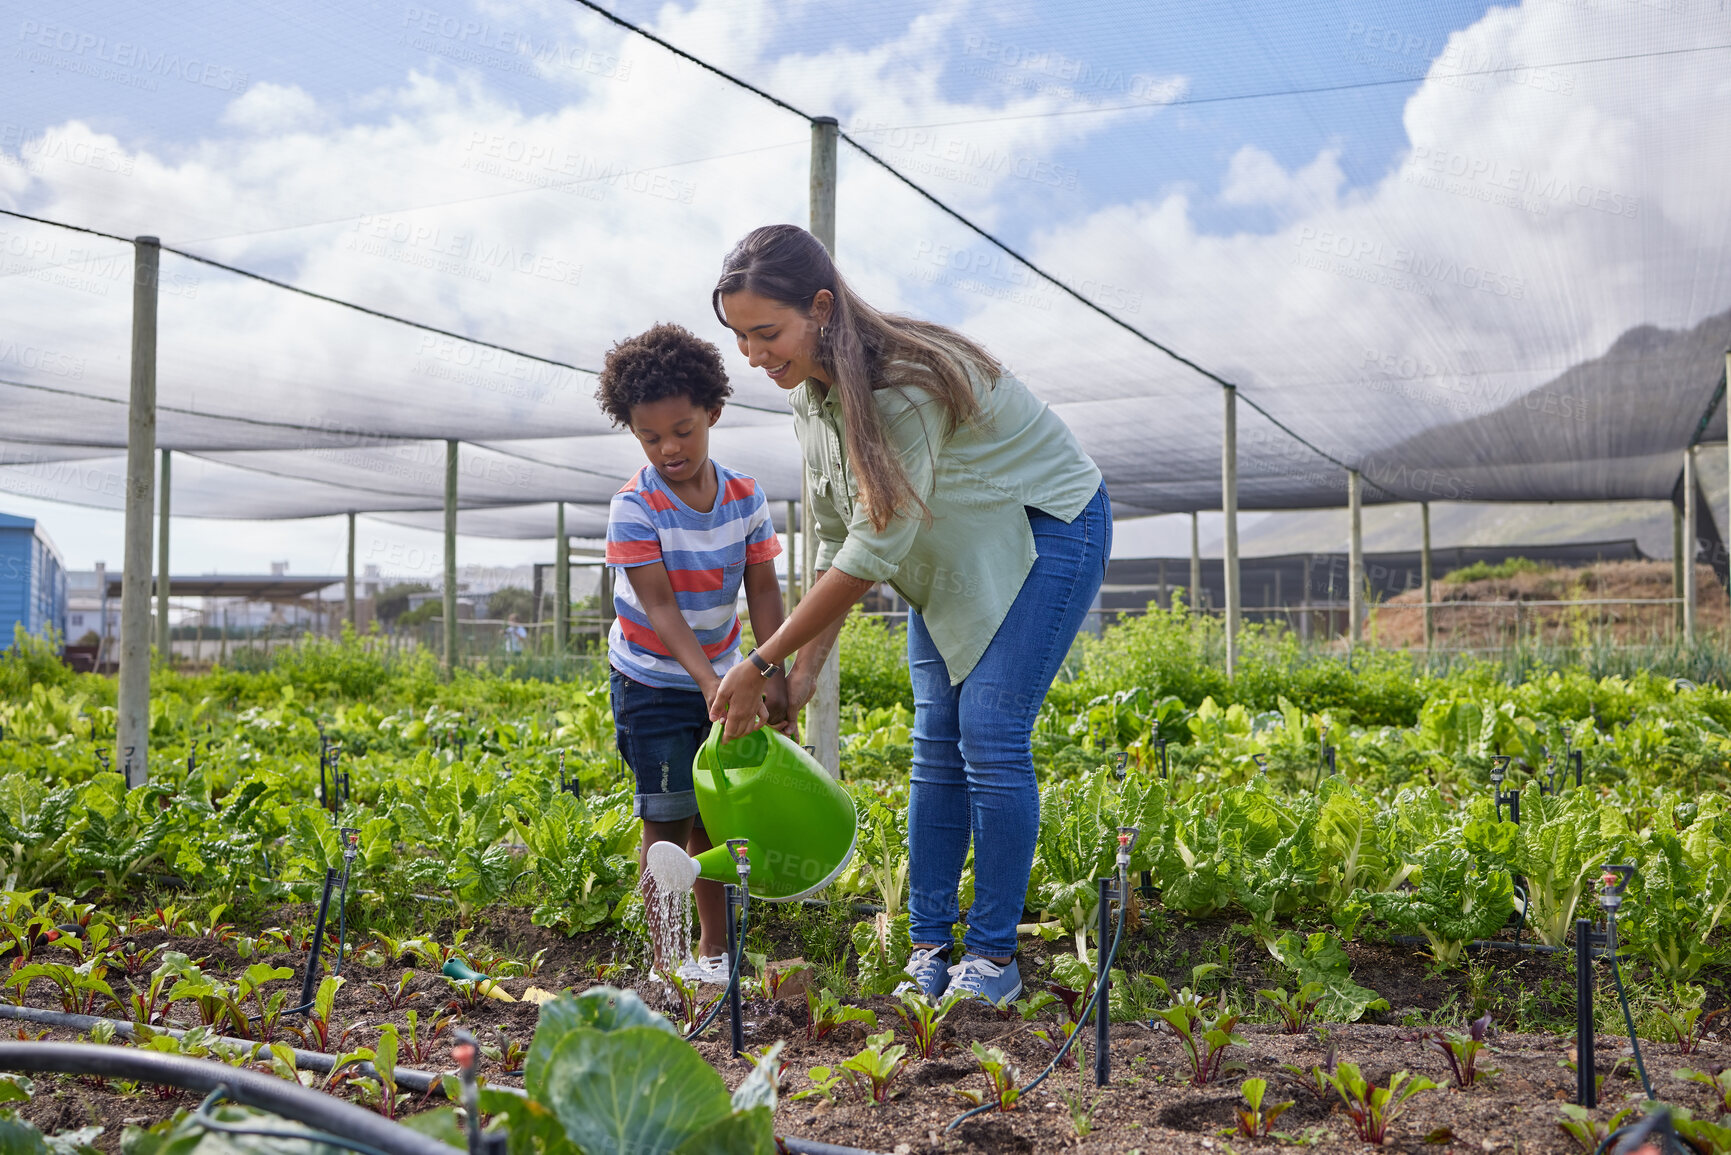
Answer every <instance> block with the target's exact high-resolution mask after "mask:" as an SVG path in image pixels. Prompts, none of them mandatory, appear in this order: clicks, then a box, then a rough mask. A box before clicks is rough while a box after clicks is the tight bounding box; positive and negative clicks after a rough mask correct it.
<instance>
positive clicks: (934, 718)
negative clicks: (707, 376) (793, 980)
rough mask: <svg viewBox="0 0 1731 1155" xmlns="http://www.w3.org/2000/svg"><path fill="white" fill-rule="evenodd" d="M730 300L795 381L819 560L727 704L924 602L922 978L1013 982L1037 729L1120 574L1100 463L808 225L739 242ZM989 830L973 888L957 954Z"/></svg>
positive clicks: (920, 646) (1021, 393)
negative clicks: (889, 590) (884, 613)
mask: <svg viewBox="0 0 1731 1155" xmlns="http://www.w3.org/2000/svg"><path fill="white" fill-rule="evenodd" d="M713 304H714V307H715V312H716V316H717V317H718V318H720V319H721V321H722V323H723V324H725V325H727V327H728V328H730V329H732V330H733V333H734V336H735V337H736V338H737V340H738V341H739V349H740V352H741V353H743V354H745V355H746V357H748V358H749V359H750V361H751V364H752V365H753V366H756V367H760V368H762V369H764V370H765V371H766V372H767V373H768V374H769V377H770V379H771V380H772V381H774V382H775V383H776V384H778V385H780V386H781V387H782V388H783V389H787V390H789V391H790V392H791V394H792V395H791V397H790V402H791V405H792V408H793V413H794V429H795V432H796V433H797V434H798V437H799V443H800V451H801V455H802V457H803V458H804V461H805V470H806V477H807V480H808V481H809V483H810V494H811V503H812V512H813V513H814V515H815V516H816V520H817V535H818V543H819V545H818V554H817V568H818V569H819V570H820V571H821V572H820V574H819V576H818V579H817V580H816V581H815V582H814V583H813V584H812V588H811V591H810V593H808V594H807V595H806V596H805V597H804V598H803V599H802V600H801V601H800V603H799V606H798V608H796V609H795V610H794V611H793V612H792V613H791V614H790V615H788V617H787V620H786V621H785V622H784V623H783V624H782V626H781V628H780V629H778V630H777V631H776V632H775V633H773V634H771V635H770V636H769V637H767V638H762V639H759V641H758V645H757V649H756V650H754V651H753V652H752V653H751V654H749V655H747V656H748V657H749V658H750V659H751V660H750V661H749V662H741V663H740V664H739V665H738V666H736V667H734V668H733V669H732V670H731V671H729V672H728V673H727V675H726V676H725V677H723V678H722V681H721V686H720V688H719V689H718V690H717V691H716V693H715V696H714V698H713V699H712V701H711V703H710V716H711V717H712V718H715V719H722V718H725V719H726V720H727V726H726V734H727V736H728V737H730V738H731V737H734V736H737V735H738V734H741V733H745V732H747V731H749V730H751V729H754V728H756V726H758V725H760V724H761V722H762V714H761V709H760V704H761V701H762V696H763V694H762V680H763V678H765V677H772V676H774V677H781V676H785V677H786V678H787V679H788V698H789V708H790V709H791V710H797V709H798V708H799V707H800V706H802V705H804V704H805V703H806V702H807V701H809V700H810V699H811V696H812V692H813V690H814V688H815V686H816V683H817V676H818V671H819V670H820V669H821V668H822V666H823V662H824V658H825V657H826V656H827V655H828V654H829V651H830V650H831V649H832V648H833V647H834V645H835V640H836V636H837V635H838V634H839V633H840V631H841V625H842V620H843V619H844V618H845V617H846V616H847V612H848V610H849V609H850V608H851V607H852V606H853V603H854V602H855V601H857V600H858V599H859V598H860V596H861V595H862V594H864V593H865V592H866V591H867V590H868V589H870V588H871V587H872V585H874V584H875V583H877V582H880V581H887V582H889V583H890V584H891V585H893V586H894V587H895V589H896V591H897V592H898V593H900V594H901V595H902V597H904V598H906V599H907V602H908V605H909V606H910V607H911V610H910V613H909V614H908V667H909V671H910V673H911V675H912V678H913V691H914V751H913V774H912V782H911V790H910V796H909V803H908V851H909V858H910V865H909V874H910V877H909V896H908V913H909V921H910V926H909V930H910V932H911V935H912V939H913V943H914V952H913V957H912V958H911V959H910V961H909V962H908V967H907V970H908V974H909V975H910V977H911V982H909V983H907V984H904V987H907V988H910V989H911V988H912V987H914V986H917V987H918V988H919V989H920V990H923V991H924V992H925V993H926V994H928V995H930V996H931V997H933V998H937V997H940V996H942V995H943V994H945V993H946V992H957V993H967V994H973V995H977V996H980V997H983V998H985V999H987V1000H988V1001H991V1002H1001V1001H1003V1000H1006V999H1013V998H1015V997H1016V996H1017V995H1018V994H1019V993H1020V992H1021V989H1022V981H1021V975H1020V973H1019V971H1018V969H1017V967H1016V963H1015V950H1016V924H1017V923H1018V922H1019V921H1020V919H1021V914H1022V906H1023V903H1024V901H1025V899H1026V897H1027V889H1028V872H1029V870H1030V868H1031V867H1032V864H1033V860H1034V842H1035V837H1036V835H1037V832H1038V828H1039V820H1040V796H1039V789H1038V786H1037V784H1036V782H1035V780H1034V763H1033V758H1032V755H1031V752H1030V747H1029V736H1030V734H1031V733H1032V731H1033V725H1034V716H1035V714H1036V713H1037V712H1038V710H1039V708H1040V703H1041V702H1042V701H1043V700H1044V699H1045V696H1046V691H1047V689H1048V688H1050V686H1051V684H1052V679H1053V677H1054V676H1055V675H1056V674H1057V671H1058V666H1059V664H1060V663H1061V662H1062V661H1063V660H1064V657H1065V655H1066V654H1067V653H1068V652H1069V650H1070V646H1071V643H1072V642H1074V640H1075V637H1076V632H1077V631H1078V630H1079V629H1080V628H1081V626H1082V621H1083V619H1084V617H1085V616H1086V614H1087V612H1088V609H1089V607H1090V606H1091V605H1092V604H1093V600H1094V596H1095V594H1096V593H1098V591H1099V589H1100V583H1101V580H1102V579H1103V578H1104V576H1105V570H1106V558H1107V555H1108V554H1109V553H1110V552H1111V545H1112V518H1111V507H1110V505H1109V503H1108V501H1107V498H1106V491H1105V488H1104V487H1103V486H1102V485H1101V482H1100V471H1099V469H1098V468H1097V467H1096V466H1095V465H1094V462H1093V461H1092V460H1090V459H1089V457H1088V455H1087V454H1086V453H1084V452H1083V451H1082V448H1081V446H1080V445H1079V444H1078V443H1077V441H1076V438H1075V436H1074V435H1073V434H1072V433H1071V432H1070V430H1069V428H1068V427H1067V426H1065V424H1064V423H1063V422H1062V421H1061V420H1060V419H1059V418H1058V416H1057V415H1056V414H1054V413H1053V412H1052V411H1051V410H1049V409H1048V408H1046V406H1045V405H1044V404H1043V403H1042V402H1041V401H1039V400H1038V399H1037V398H1035V397H1034V395H1033V394H1032V393H1030V392H1029V391H1028V390H1027V388H1026V387H1025V386H1023V385H1022V384H1021V382H1019V381H1017V380H1016V379H1015V378H1014V377H1011V376H1009V375H1008V374H1007V373H1005V372H1004V369H1003V367H1002V366H1001V365H999V364H998V362H997V361H996V360H995V359H994V358H993V357H992V356H991V354H989V353H987V352H986V351H985V350H984V349H983V348H981V347H980V346H979V345H977V344H975V343H974V342H973V341H971V340H969V339H968V338H966V337H964V336H962V335H961V334H959V333H956V332H954V331H953V330H950V329H947V328H945V327H943V326H941V325H934V324H931V323H929V322H925V321H916V320H913V319H912V318H908V317H901V316H893V315H888V314H884V313H880V312H878V311H877V310H876V309H874V308H872V307H871V306H870V305H868V304H866V303H865V302H864V301H863V300H861V299H860V298H859V297H858V296H856V295H855V294H854V293H853V292H852V290H850V289H849V288H848V286H847V283H846V282H845V281H843V280H842V278H841V275H840V274H839V273H838V272H837V271H836V268H835V265H834V264H833V263H832V262H831V260H830V257H829V254H828V252H826V251H825V249H824V247H823V246H822V245H821V244H819V243H818V241H817V240H816V238H814V237H813V236H812V235H811V234H810V233H808V232H806V231H805V230H804V229H800V228H796V227H795V226H792V225H772V226H769V227H766V228H761V229H758V230H756V231H755V232H753V233H751V234H750V235H748V236H747V237H746V238H745V239H744V240H742V241H740V243H739V244H738V245H737V246H736V247H735V248H734V250H733V252H731V253H729V254H728V257H727V260H726V261H725V262H724V263H723V265H722V275H721V280H720V282H719V283H718V284H717V285H716V287H715V293H714V296H713ZM795 651H797V652H798V655H799V657H798V661H797V662H796V663H795V665H794V667H793V669H792V670H791V671H787V672H786V673H785V674H784V673H783V671H782V668H781V664H782V662H783V661H784V660H785V659H786V658H787V657H788V656H789V655H790V654H793V653H794V652H795ZM970 837H972V839H973V847H974V905H973V907H972V909H971V910H970V911H969V915H968V930H967V936H966V940H965V953H964V954H963V957H962V959H961V961H960V962H959V963H957V964H956V965H954V966H951V965H950V950H951V943H952V941H953V928H954V926H955V923H956V922H957V920H958V918H959V911H958V909H957V902H956V893H957V887H958V885H959V883H960V880H961V872H962V866H963V864H964V862H965V861H966V859H967V854H968V844H969V841H970Z"/></svg>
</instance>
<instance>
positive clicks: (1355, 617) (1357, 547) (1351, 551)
mask: <svg viewBox="0 0 1731 1155" xmlns="http://www.w3.org/2000/svg"><path fill="white" fill-rule="evenodd" d="M1363 490H1364V482H1363V480H1362V479H1361V478H1360V477H1359V475H1358V470H1356V469H1349V470H1347V471H1346V505H1347V510H1348V511H1349V514H1350V516H1351V518H1352V529H1351V535H1352V536H1351V540H1350V542H1349V543H1348V545H1347V560H1346V569H1347V574H1346V581H1347V591H1346V616H1347V618H1348V619H1349V621H1348V623H1347V628H1348V631H1349V637H1350V639H1351V641H1352V644H1353V645H1355V646H1356V645H1358V644H1359V643H1360V642H1362V641H1364V518H1363V516H1362V514H1363V510H1362V506H1361V502H1362V498H1363Z"/></svg>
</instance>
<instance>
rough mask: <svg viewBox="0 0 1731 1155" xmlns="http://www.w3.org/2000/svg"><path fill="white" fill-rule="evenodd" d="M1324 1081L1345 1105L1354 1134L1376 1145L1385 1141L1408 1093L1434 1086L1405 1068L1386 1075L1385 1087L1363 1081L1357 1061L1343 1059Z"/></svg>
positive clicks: (1405, 1101) (1429, 1089)
mask: <svg viewBox="0 0 1731 1155" xmlns="http://www.w3.org/2000/svg"><path fill="white" fill-rule="evenodd" d="M1328 1081H1329V1084H1330V1085H1331V1086H1333V1088H1334V1091H1335V1093H1336V1094H1337V1095H1339V1096H1340V1101H1341V1103H1342V1104H1344V1105H1345V1107H1346V1117H1347V1118H1348V1119H1349V1120H1351V1122H1352V1129H1353V1130H1354V1131H1356V1132H1357V1133H1358V1137H1359V1138H1360V1139H1362V1140H1364V1141H1365V1142H1366V1143H1374V1144H1376V1145H1377V1146H1378V1147H1380V1146H1382V1145H1383V1143H1384V1142H1386V1141H1387V1139H1388V1131H1389V1127H1390V1126H1392V1125H1393V1123H1394V1121H1395V1120H1396V1119H1397V1118H1399V1117H1400V1115H1401V1113H1402V1112H1403V1111H1405V1109H1406V1105H1407V1103H1408V1102H1410V1101H1411V1099H1412V1097H1413V1096H1414V1095H1417V1094H1419V1093H1420V1092H1423V1091H1431V1090H1435V1088H1436V1084H1435V1083H1433V1082H1431V1081H1430V1080H1429V1079H1427V1078H1425V1077H1424V1076H1422V1075H1420V1076H1417V1077H1416V1078H1415V1077H1414V1076H1413V1075H1412V1074H1411V1073H1410V1072H1407V1071H1397V1072H1395V1073H1394V1074H1393V1075H1390V1076H1389V1079H1388V1085H1387V1086H1386V1087H1379V1086H1377V1085H1376V1084H1374V1083H1371V1082H1368V1081H1366V1079H1365V1077H1364V1075H1363V1073H1362V1072H1361V1071H1360V1070H1359V1069H1358V1064H1356V1063H1348V1062H1345V1061H1342V1062H1341V1064H1340V1066H1339V1067H1337V1068H1336V1069H1335V1072H1334V1074H1332V1075H1330V1076H1328Z"/></svg>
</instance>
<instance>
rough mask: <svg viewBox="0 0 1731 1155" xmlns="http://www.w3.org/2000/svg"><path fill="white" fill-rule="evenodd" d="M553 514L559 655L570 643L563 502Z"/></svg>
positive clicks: (568, 543) (555, 641)
mask: <svg viewBox="0 0 1731 1155" xmlns="http://www.w3.org/2000/svg"><path fill="white" fill-rule="evenodd" d="M556 508H557V510H558V512H557V513H555V514H554V515H553V652H554V653H555V654H558V655H559V656H560V657H564V656H565V650H566V649H567V647H568V646H569V645H570V643H571V539H570V538H569V537H566V536H565V503H564V502H563V501H561V502H559V503H558V504H557V507H556Z"/></svg>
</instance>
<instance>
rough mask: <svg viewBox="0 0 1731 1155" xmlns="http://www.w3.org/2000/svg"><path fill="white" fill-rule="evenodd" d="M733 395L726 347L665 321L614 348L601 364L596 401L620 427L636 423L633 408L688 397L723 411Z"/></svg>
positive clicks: (703, 406) (705, 406)
mask: <svg viewBox="0 0 1731 1155" xmlns="http://www.w3.org/2000/svg"><path fill="white" fill-rule="evenodd" d="M732 393H733V387H732V386H731V385H729V384H728V383H727V370H726V369H725V368H724V367H723V366H722V364H721V350H720V349H717V348H716V347H715V346H714V345H712V344H710V343H709V342H708V341H705V340H704V339H703V338H701V337H699V336H698V335H697V334H695V333H693V332H692V331H691V330H689V329H687V328H686V327H685V326H683V325H675V324H672V323H671V322H664V323H662V324H660V325H656V326H654V327H653V328H650V329H645V330H644V331H643V332H641V333H639V334H637V336H635V337H627V338H626V339H625V340H623V341H621V342H619V343H618V344H617V345H615V346H613V348H612V349H610V350H608V352H607V360H606V361H605V362H604V363H603V364H602V366H601V382H600V384H599V385H597V386H596V387H595V400H596V401H598V402H600V403H601V411H602V412H603V413H605V414H607V416H609V417H611V418H612V419H613V424H615V425H625V426H629V425H630V424H631V407H632V406H633V405H643V404H647V403H648V402H651V401H663V400H666V399H667V398H669V397H688V398H690V399H691V403H692V404H693V405H696V406H698V407H700V408H703V409H719V408H721V407H722V405H724V404H725V403H726V401H727V398H728V397H729V396H731V395H732Z"/></svg>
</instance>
